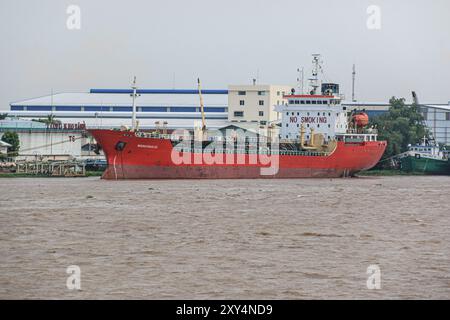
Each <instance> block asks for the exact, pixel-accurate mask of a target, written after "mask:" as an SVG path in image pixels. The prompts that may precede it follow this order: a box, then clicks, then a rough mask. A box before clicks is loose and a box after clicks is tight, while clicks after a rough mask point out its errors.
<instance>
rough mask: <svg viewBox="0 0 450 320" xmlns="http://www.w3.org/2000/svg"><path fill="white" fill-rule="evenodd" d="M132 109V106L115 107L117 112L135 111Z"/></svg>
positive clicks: (114, 109)
mask: <svg viewBox="0 0 450 320" xmlns="http://www.w3.org/2000/svg"><path fill="white" fill-rule="evenodd" d="M132 109H133V108H132V107H113V111H115V112H131V111H133V110H132Z"/></svg>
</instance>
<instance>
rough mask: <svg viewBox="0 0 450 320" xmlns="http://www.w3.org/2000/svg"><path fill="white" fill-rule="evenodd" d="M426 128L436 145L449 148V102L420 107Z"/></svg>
mask: <svg viewBox="0 0 450 320" xmlns="http://www.w3.org/2000/svg"><path fill="white" fill-rule="evenodd" d="M421 107H422V112H423V115H424V118H425V122H426V124H427V127H428V128H429V129H430V131H431V133H432V134H433V137H434V138H435V139H436V141H437V142H438V143H442V144H445V145H447V146H450V101H449V103H448V104H446V105H445V104H433V105H432V104H427V105H421Z"/></svg>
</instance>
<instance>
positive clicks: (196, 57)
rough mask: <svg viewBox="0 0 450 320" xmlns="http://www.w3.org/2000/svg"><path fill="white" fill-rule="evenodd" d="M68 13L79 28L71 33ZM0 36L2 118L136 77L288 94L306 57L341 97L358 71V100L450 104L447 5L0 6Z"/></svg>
mask: <svg viewBox="0 0 450 320" xmlns="http://www.w3.org/2000/svg"><path fill="white" fill-rule="evenodd" d="M70 5H77V6H78V7H79V8H80V10H81V16H80V21H81V25H80V29H73V30H70V29H68V27H67V20H68V19H69V18H70V17H69V14H67V8H68V7H69V6H70ZM373 5H375V6H377V7H378V8H379V9H380V20H379V23H378V20H376V18H377V17H376V13H375V14H374V11H371V10H369V13H368V12H367V10H368V7H370V6H373ZM374 19H375V20H374ZM70 21H72V22H73V20H70ZM72 26H73V24H72ZM368 26H369V27H368ZM378 26H379V28H378ZM0 36H1V40H2V41H1V50H0V70H1V73H0V109H8V108H9V103H10V102H13V101H19V100H22V99H27V98H32V97H37V96H42V95H47V94H49V93H50V92H51V91H52V90H53V91H54V92H66V91H68V92H80V91H87V90H89V88H94V87H95V88H123V87H128V86H129V83H130V81H131V78H132V76H133V75H136V76H137V77H138V82H139V85H140V87H145V88H172V87H173V86H175V87H177V88H193V87H195V82H196V78H197V77H201V79H202V82H203V86H204V87H205V88H226V87H227V85H228V84H242V83H250V82H251V79H252V78H254V77H256V76H257V75H259V82H260V83H273V84H293V85H294V84H295V82H296V77H297V75H296V70H297V68H298V67H301V66H304V67H305V68H306V70H308V72H309V70H310V66H311V54H312V53H321V54H322V56H323V60H324V70H325V73H324V76H325V78H326V80H328V81H333V82H338V83H340V84H341V87H342V91H343V92H344V93H345V94H346V95H347V97H348V98H350V95H351V69H352V64H353V63H355V64H356V68H357V81H356V96H357V98H358V99H359V100H366V101H387V100H388V99H389V97H391V96H393V95H395V96H400V97H406V98H407V99H408V100H409V99H410V92H411V90H415V91H416V92H417V93H418V95H419V99H420V100H421V101H422V102H435V103H446V102H447V101H449V100H450V1H448V0H428V1H426V0H413V1H411V0H370V1H366V0H341V1H335V0H323V1H305V0H276V1H275V0H273V1H267V0H239V1H238V0H227V1H216V0H189V1H186V0H184V1H183V0H176V1H175V0H164V1H154V0H147V1H145V0H127V1H125V0H123V1H115V0H70V1H66V0H39V1H29V0H1V1H0Z"/></svg>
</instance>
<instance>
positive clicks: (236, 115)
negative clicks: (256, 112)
mask: <svg viewBox="0 0 450 320" xmlns="http://www.w3.org/2000/svg"><path fill="white" fill-rule="evenodd" d="M234 116H235V117H243V116H244V111H235V112H234Z"/></svg>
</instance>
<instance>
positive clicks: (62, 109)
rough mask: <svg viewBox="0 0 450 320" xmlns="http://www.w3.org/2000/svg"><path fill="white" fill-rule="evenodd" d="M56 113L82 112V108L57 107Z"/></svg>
mask: <svg viewBox="0 0 450 320" xmlns="http://www.w3.org/2000/svg"><path fill="white" fill-rule="evenodd" d="M55 111H81V107H76V106H56V107H55Z"/></svg>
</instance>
